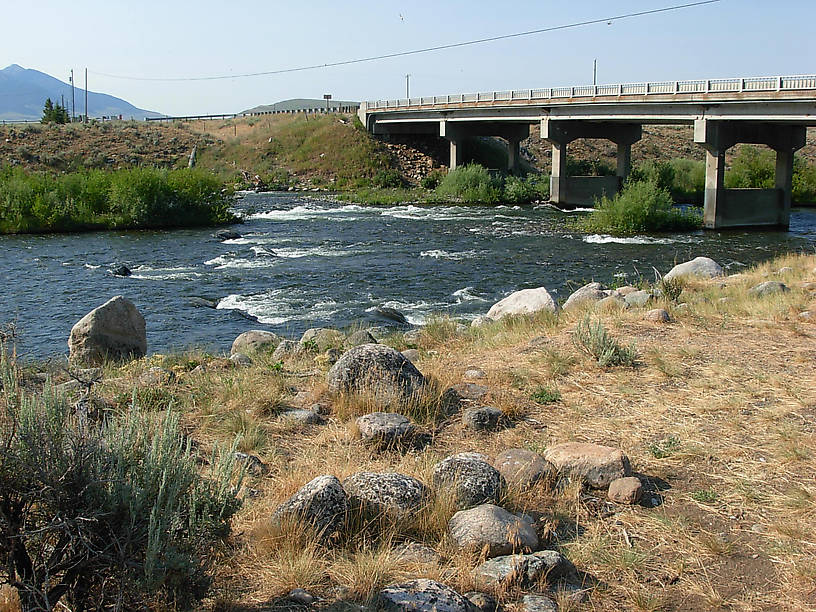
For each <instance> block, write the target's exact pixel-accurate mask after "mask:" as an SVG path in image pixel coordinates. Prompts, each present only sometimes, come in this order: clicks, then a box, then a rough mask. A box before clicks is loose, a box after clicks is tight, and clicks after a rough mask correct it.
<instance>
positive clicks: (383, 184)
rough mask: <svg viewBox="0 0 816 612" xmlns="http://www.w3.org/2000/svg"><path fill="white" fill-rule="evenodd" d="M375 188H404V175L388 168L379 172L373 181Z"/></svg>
mask: <svg viewBox="0 0 816 612" xmlns="http://www.w3.org/2000/svg"><path fill="white" fill-rule="evenodd" d="M372 182H373V183H374V186H375V187H380V188H385V189H387V188H392V187H402V185H403V183H404V181H403V180H402V175H401V174H400V173H399V171H398V170H395V169H393V168H387V169H383V170H378V171H377V173H376V174H375V175H374V178H373V179H372Z"/></svg>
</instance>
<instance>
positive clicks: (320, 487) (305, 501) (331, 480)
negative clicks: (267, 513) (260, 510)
mask: <svg viewBox="0 0 816 612" xmlns="http://www.w3.org/2000/svg"><path fill="white" fill-rule="evenodd" d="M347 513H348V496H347V495H346V491H345V490H344V489H343V486H342V485H341V484H340V481H339V480H337V478H336V477H334V476H331V475H325V476H318V477H317V478H315V479H314V480H312V481H310V482H308V483H306V484H305V485H303V487H301V488H300V490H299V491H298V492H297V493H295V494H294V495H293V496H292V497H290V498H289V499H288V500H286V501H285V502H283V503H282V504H281V505H280V506H278V508H277V510H275V512H274V513H273V514H272V521H273V522H278V523H280V522H282V521H286V520H289V521H300V522H303V523H305V524H306V525H308V526H309V527H311V528H312V529H314V531H315V532H316V533H317V534H318V535H319V536H321V537H323V538H328V536H330V535H331V534H332V533H334V532H335V531H337V530H338V529H339V528H340V526H341V525H342V524H343V522H344V521H345V520H346V514H347Z"/></svg>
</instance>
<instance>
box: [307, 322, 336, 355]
mask: <svg viewBox="0 0 816 612" xmlns="http://www.w3.org/2000/svg"><path fill="white" fill-rule="evenodd" d="M345 340H346V339H345V337H344V336H343V334H342V333H340V332H339V331H337V330H336V329H329V328H327V327H314V328H312V329H307V330H306V331H305V332H303V335H302V336H301V337H300V343H301V344H302V345H303V346H305V347H307V348H309V347H312V346H313V347H314V348H315V349H317V352H318V353H325V352H326V351H328V350H329V349H332V348H339V347H342V346H343V344H344V343H345Z"/></svg>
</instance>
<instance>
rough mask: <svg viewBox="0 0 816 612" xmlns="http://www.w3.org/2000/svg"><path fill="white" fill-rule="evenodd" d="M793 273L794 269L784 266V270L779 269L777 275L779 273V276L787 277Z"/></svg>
mask: <svg viewBox="0 0 816 612" xmlns="http://www.w3.org/2000/svg"><path fill="white" fill-rule="evenodd" d="M791 272H793V268H791V267H790V266H784V267H782V268H779V269H778V270H777V271H776V273H777V274H778V275H779V276H783V275H785V274H790V273H791Z"/></svg>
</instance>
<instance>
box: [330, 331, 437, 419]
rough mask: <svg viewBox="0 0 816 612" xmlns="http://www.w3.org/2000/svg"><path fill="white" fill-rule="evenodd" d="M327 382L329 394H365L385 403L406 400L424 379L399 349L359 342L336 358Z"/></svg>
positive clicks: (415, 391)
mask: <svg viewBox="0 0 816 612" xmlns="http://www.w3.org/2000/svg"><path fill="white" fill-rule="evenodd" d="M327 382H328V387H329V391H331V392H332V393H350V392H351V393H367V394H371V395H372V396H373V397H374V398H375V399H377V400H378V401H379V402H380V404H381V405H388V404H392V403H401V402H404V401H406V400H409V399H410V398H411V397H412V396H414V395H415V394H416V393H418V392H419V391H421V390H422V388H423V387H424V385H425V378H424V377H423V376H422V374H421V373H420V371H419V370H417V369H416V368H415V367H414V365H413V364H412V363H411V362H410V361H408V360H407V359H406V358H405V356H404V355H402V353H400V352H399V351H396V350H394V349H392V348H391V347H389V346H383V345H382V344H363V345H361V346H357V347H354V348H353V349H351V350H350V351H348V352H347V353H346V354H345V355H343V356H342V357H340V359H339V360H338V361H337V363H335V364H334V365H333V366H332V368H331V369H330V370H329V373H328V374H327Z"/></svg>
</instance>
